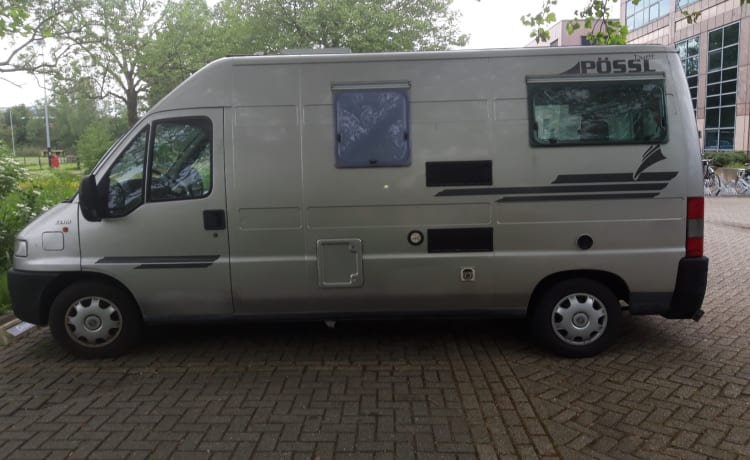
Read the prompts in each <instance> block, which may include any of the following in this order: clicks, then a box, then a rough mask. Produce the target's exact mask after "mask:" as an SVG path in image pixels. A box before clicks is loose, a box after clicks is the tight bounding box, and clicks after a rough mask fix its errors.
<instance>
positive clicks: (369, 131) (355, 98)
mask: <svg viewBox="0 0 750 460" xmlns="http://www.w3.org/2000/svg"><path fill="white" fill-rule="evenodd" d="M365 86H366V85H363V87H362V88H357V87H347V88H345V89H344V88H342V89H338V88H334V96H335V102H334V104H335V116H336V120H335V124H336V167H337V168H362V167H378V166H408V165H409V164H410V162H411V155H410V149H409V147H410V146H409V98H408V89H406V87H403V86H401V87H392V88H391V87H382V88H373V87H365Z"/></svg>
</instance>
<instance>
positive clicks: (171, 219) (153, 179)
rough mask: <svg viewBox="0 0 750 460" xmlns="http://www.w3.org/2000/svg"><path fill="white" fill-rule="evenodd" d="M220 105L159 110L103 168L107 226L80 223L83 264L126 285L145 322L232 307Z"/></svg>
mask: <svg viewBox="0 0 750 460" xmlns="http://www.w3.org/2000/svg"><path fill="white" fill-rule="evenodd" d="M222 117H223V114H222V110H221V109H196V110H184V111H175V112H169V113H164V114H156V115H152V116H150V117H149V119H147V120H145V122H143V123H141V126H140V127H139V128H138V129H136V130H134V131H133V133H131V134H130V135H129V136H130V139H129V140H128V141H127V142H125V143H123V145H125V147H124V148H123V149H122V150H121V152H120V153H119V155H117V158H116V159H114V160H110V162H109V164H107V165H106V166H105V167H104V168H102V170H101V171H100V172H98V173H97V188H98V191H99V195H100V197H102V198H103V199H105V200H106V209H107V210H106V213H105V214H106V217H104V218H103V219H102V220H101V222H88V221H86V220H85V219H84V218H83V216H81V217H80V218H79V221H80V223H81V225H80V232H81V264H82V268H83V270H85V271H93V272H101V273H105V274H107V275H110V276H112V277H114V278H115V279H117V280H118V281H120V282H122V283H123V284H124V285H125V286H126V287H127V288H128V289H129V290H130V291H131V292H132V293H133V295H134V296H135V299H136V301H137V302H138V304H139V305H140V307H141V309H142V311H143V314H144V318H146V319H157V318H168V317H169V318H175V317H190V316H193V317H195V316H215V315H228V314H231V313H232V311H233V307H232V299H231V289H230V280H229V243H228V237H227V231H226V217H225V215H226V214H225V212H226V211H225V209H226V203H225V199H226V195H225V189H224V174H223V173H224V143H223V138H222V131H223V119H222Z"/></svg>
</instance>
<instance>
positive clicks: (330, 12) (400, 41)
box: [218, 0, 468, 54]
mask: <svg viewBox="0 0 750 460" xmlns="http://www.w3.org/2000/svg"><path fill="white" fill-rule="evenodd" d="M451 3H452V0H424V1H420V2H413V1H406V0H360V1H357V0H324V1H319V0H255V1H251V0H225V1H224V2H223V3H221V4H220V6H219V8H218V11H219V15H220V17H221V19H222V25H224V26H225V27H226V31H227V35H226V36H227V38H226V41H227V43H228V44H229V47H230V49H231V51H233V52H240V51H241V52H243V53H245V54H247V53H248V52H249V51H250V52H252V51H264V52H266V53H277V52H279V51H281V50H283V49H295V48H341V47H346V48H350V49H351V50H352V51H354V52H373V51H413V50H439V49H446V48H448V47H449V46H463V45H465V44H466V42H467V41H468V37H467V36H466V35H463V34H461V33H460V32H459V29H458V18H459V13H457V12H455V11H453V10H451V8H450V6H451Z"/></svg>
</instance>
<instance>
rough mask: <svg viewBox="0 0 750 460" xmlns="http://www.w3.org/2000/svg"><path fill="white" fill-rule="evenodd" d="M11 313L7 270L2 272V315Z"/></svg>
mask: <svg viewBox="0 0 750 460" xmlns="http://www.w3.org/2000/svg"><path fill="white" fill-rule="evenodd" d="M9 311H10V294H9V293H8V277H7V273H6V272H5V270H0V315H3V314H5V313H7V312H9Z"/></svg>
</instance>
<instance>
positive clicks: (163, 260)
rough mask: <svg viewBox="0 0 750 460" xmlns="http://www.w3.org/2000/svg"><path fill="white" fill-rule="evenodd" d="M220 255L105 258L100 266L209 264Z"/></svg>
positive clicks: (100, 260) (98, 261)
mask: <svg viewBox="0 0 750 460" xmlns="http://www.w3.org/2000/svg"><path fill="white" fill-rule="evenodd" d="M218 258H219V256H218V255H211V256H143V257H103V258H101V259H99V260H97V261H96V263H98V264H144V265H153V264H163V265H167V264H170V265H174V264H207V265H210V264H211V263H213V262H215V261H216V260H217V259H218Z"/></svg>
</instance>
